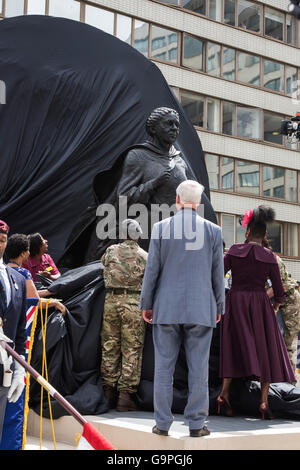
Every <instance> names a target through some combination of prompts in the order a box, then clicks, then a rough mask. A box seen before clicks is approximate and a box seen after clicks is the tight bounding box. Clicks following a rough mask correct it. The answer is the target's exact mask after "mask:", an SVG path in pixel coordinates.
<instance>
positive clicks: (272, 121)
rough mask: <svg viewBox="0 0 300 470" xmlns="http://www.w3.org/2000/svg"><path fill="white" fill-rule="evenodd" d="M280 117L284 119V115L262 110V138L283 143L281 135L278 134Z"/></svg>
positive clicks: (275, 142)
mask: <svg viewBox="0 0 300 470" xmlns="http://www.w3.org/2000/svg"><path fill="white" fill-rule="evenodd" d="M282 119H284V116H279V115H278V114H272V113H268V112H266V111H265V112H264V140H266V141H267V142H273V143H274V144H280V145H282V144H283V136H282V135H281V134H280V125H281V120H282Z"/></svg>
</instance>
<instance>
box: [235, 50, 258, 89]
mask: <svg viewBox="0 0 300 470" xmlns="http://www.w3.org/2000/svg"><path fill="white" fill-rule="evenodd" d="M237 80H240V81H241V82H245V83H251V84H252V85H260V58H259V57H258V56H256V55H252V54H247V53H245V52H238V70H237Z"/></svg>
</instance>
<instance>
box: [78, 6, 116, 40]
mask: <svg viewBox="0 0 300 470" xmlns="http://www.w3.org/2000/svg"><path fill="white" fill-rule="evenodd" d="M85 22H86V23H88V24H90V25H91V26H94V27H95V28H99V29H101V30H102V31H104V32H106V33H109V34H114V13H112V12H111V11H107V10H103V9H102V8H96V7H92V6H91V5H86V6H85Z"/></svg>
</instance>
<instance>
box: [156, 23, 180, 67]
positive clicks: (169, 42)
mask: <svg viewBox="0 0 300 470" xmlns="http://www.w3.org/2000/svg"><path fill="white" fill-rule="evenodd" d="M151 31H152V41H151V56H152V57H153V58H156V59H163V60H167V61H170V62H175V63H177V53H178V34H177V33H175V32H174V31H170V30H168V29H165V28H160V27H159V26H154V25H152V30H151Z"/></svg>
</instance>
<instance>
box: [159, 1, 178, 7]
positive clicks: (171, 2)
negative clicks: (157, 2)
mask: <svg viewBox="0 0 300 470" xmlns="http://www.w3.org/2000/svg"><path fill="white" fill-rule="evenodd" d="M162 1H163V2H164V3H170V5H177V6H178V5H180V1H181V0H162Z"/></svg>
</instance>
